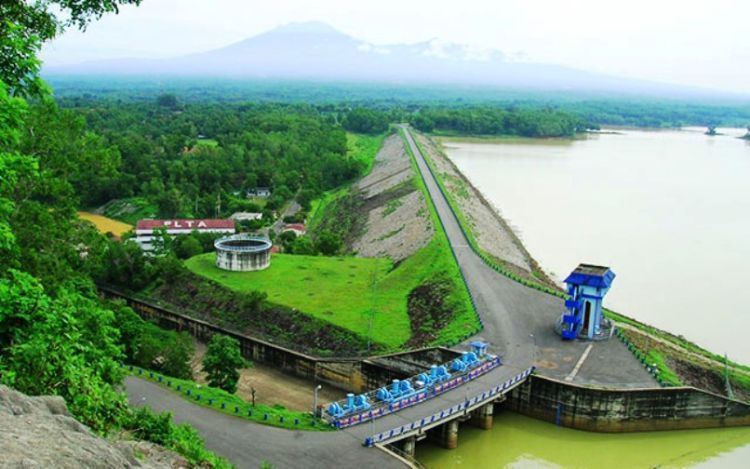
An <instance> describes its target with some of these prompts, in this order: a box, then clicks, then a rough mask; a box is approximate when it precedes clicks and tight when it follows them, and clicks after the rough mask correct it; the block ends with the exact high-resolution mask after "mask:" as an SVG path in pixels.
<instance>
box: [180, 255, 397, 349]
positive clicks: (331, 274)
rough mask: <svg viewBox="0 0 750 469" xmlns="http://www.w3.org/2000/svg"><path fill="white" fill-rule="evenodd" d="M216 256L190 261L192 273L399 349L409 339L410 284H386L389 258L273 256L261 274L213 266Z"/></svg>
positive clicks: (188, 264)
mask: <svg viewBox="0 0 750 469" xmlns="http://www.w3.org/2000/svg"><path fill="white" fill-rule="evenodd" d="M214 259H215V254H214V253H206V254H201V255H199V256H196V257H193V258H191V259H188V260H187V261H186V262H185V265H186V266H187V267H188V268H189V269H190V270H192V271H193V272H195V273H197V274H199V275H203V276H205V277H208V278H210V279H211V280H215V281H217V282H219V283H221V284H222V285H225V286H226V287H228V288H230V289H232V290H235V291H240V292H242V291H251V290H258V291H263V292H266V293H267V294H268V299H269V300H270V301H272V302H274V303H278V304H281V305H285V306H289V307H292V308H296V309H299V310H300V311H303V312H305V313H307V314H310V315H312V316H314V317H316V318H319V319H322V320H325V321H329V322H331V323H333V324H337V325H339V326H343V327H345V328H347V329H349V330H351V331H354V332H356V333H357V334H360V335H361V336H363V337H367V335H368V329H369V324H370V321H369V319H370V315H371V314H372V311H373V309H374V310H375V311H376V314H375V315H374V317H373V320H372V340H373V341H375V342H378V343H381V344H383V345H385V346H386V347H388V348H389V349H391V348H396V347H398V346H399V345H401V344H402V343H404V342H406V341H407V340H408V339H409V317H408V315H407V314H406V295H408V292H409V285H408V283H403V282H402V283H399V282H395V283H394V282H384V280H385V279H386V278H387V277H388V271H389V270H390V269H391V267H392V263H391V261H390V260H388V259H365V258H356V257H322V256H321V257H318V256H299V255H292V254H274V255H273V258H272V261H271V267H269V268H268V269H266V270H263V271H260V272H227V271H225V270H221V269H219V268H218V267H216V265H215V264H214Z"/></svg>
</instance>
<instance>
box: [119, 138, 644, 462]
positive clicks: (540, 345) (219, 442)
mask: <svg viewBox="0 0 750 469" xmlns="http://www.w3.org/2000/svg"><path fill="white" fill-rule="evenodd" d="M403 129H404V131H405V134H406V139H407V143H408V145H409V146H410V148H411V150H412V153H413V154H414V156H415V158H416V162H417V166H418V168H419V171H420V173H421V174H422V177H423V179H424V182H425V185H426V186H427V190H428V192H429V194H430V196H431V198H432V200H433V203H434V204H435V208H436V210H437V213H438V216H439V217H440V220H441V222H442V224H443V226H444V228H445V232H446V234H447V236H448V240H449V242H450V244H451V246H452V247H453V250H454V252H455V254H456V258H457V260H458V264H459V266H460V268H461V270H462V272H463V274H464V277H465V278H466V282H467V284H468V287H469V291H470V292H471V294H472V296H473V298H474V301H475V304H476V307H477V311H478V313H479V314H480V317H481V318H482V320H483V323H484V330H483V331H482V332H481V333H480V334H478V335H477V336H476V337H474V338H472V339H477V338H480V339H482V340H484V341H486V342H488V343H489V344H490V349H491V350H492V353H495V354H497V355H500V356H501V357H502V359H503V363H504V365H503V366H501V367H498V368H496V369H494V370H492V371H490V372H489V373H487V374H485V375H483V376H481V377H479V378H477V379H476V380H474V381H471V382H469V383H467V384H464V385H462V386H460V387H458V388H455V389H453V390H451V391H448V392H446V393H444V394H442V395H439V396H437V397H435V398H433V399H429V400H427V401H424V402H423V403H421V404H419V405H415V406H413V407H409V408H407V409H404V410H402V411H400V412H397V413H394V414H389V415H388V416H385V417H382V418H380V419H377V420H374V421H372V422H369V423H364V424H360V425H357V426H354V427H350V428H348V429H346V430H343V431H337V432H327V433H326V432H300V431H289V430H283V429H277V428H270V427H267V426H262V425H258V424H254V423H252V422H248V421H246V420H242V419H239V418H236V417H232V416H228V415H224V414H221V413H218V412H214V411H212V410H210V409H206V408H204V407H201V406H198V405H196V404H193V403H191V402H188V401H184V400H182V399H175V398H174V394H172V393H171V392H169V391H167V390H165V389H162V388H160V387H158V386H157V385H155V384H153V383H150V382H147V381H144V380H140V379H137V378H133V377H131V378H128V379H127V381H126V389H127V392H128V395H129V397H130V400H131V402H132V403H133V404H135V405H148V406H149V407H152V408H153V409H154V410H156V411H164V410H169V411H171V412H173V413H174V416H175V419H176V420H177V421H178V422H190V423H192V424H193V425H194V426H195V427H196V428H197V429H198V431H199V432H200V433H201V435H202V436H203V437H204V438H205V439H206V444H207V446H208V448H210V449H212V450H214V451H216V452H217V453H218V454H220V455H223V456H226V457H227V458H229V459H230V460H231V461H232V462H233V463H235V464H236V465H237V466H238V467H258V465H259V464H260V463H261V462H262V461H270V462H272V463H273V464H275V465H276V466H277V467H280V468H281V467H332V466H340V467H360V468H365V467H399V466H403V463H402V462H399V461H398V460H397V459H394V458H392V457H391V456H389V455H388V454H387V453H385V452H383V451H380V450H378V449H373V448H366V447H364V446H363V442H364V440H365V438H367V437H371V436H373V435H377V434H380V433H383V432H387V431H390V430H391V429H394V428H396V427H403V426H404V425H407V424H412V423H413V422H417V421H421V420H422V419H424V418H426V417H430V416H432V415H434V414H435V413H439V412H441V411H443V410H445V409H448V408H451V407H455V406H457V405H460V404H461V403H465V402H466V401H467V399H469V398H471V397H473V396H476V395H478V394H482V393H485V392H487V391H489V390H490V389H492V388H494V387H496V386H498V385H501V384H503V383H504V382H505V381H507V380H509V379H511V378H513V377H514V376H516V375H517V374H519V373H521V372H523V371H524V370H526V369H528V368H530V367H532V366H536V367H537V372H538V373H540V374H542V375H545V376H550V377H553V378H558V379H564V378H566V377H567V378H568V380H569V381H571V382H575V383H578V384H597V385H604V386H617V387H639V388H643V387H655V386H656V385H657V383H656V381H655V380H654V379H653V377H652V376H651V375H649V374H648V373H647V372H646V371H645V369H644V368H643V366H641V364H640V363H639V362H637V361H636V360H635V359H634V358H633V356H632V355H631V354H630V352H629V351H628V350H627V349H626V348H625V346H623V345H622V344H621V343H620V342H619V341H616V340H611V341H605V342H597V343H594V344H590V343H586V342H577V341H574V342H562V341H561V340H560V338H559V336H557V335H556V334H555V333H554V331H553V324H554V322H555V320H556V319H557V318H558V317H559V315H560V314H561V312H562V311H563V310H564V303H563V301H562V300H561V299H559V298H556V297H554V296H551V295H548V294H546V293H542V292H539V291H536V290H533V289H531V288H528V287H526V286H524V285H521V284H519V283H516V282H514V281H512V280H510V279H509V278H507V277H505V276H503V275H501V274H499V273H498V272H496V271H494V270H493V269H491V268H490V267H489V266H487V265H486V264H485V263H484V262H483V261H482V259H481V258H480V257H479V256H478V255H477V254H476V253H475V252H474V251H472V249H471V248H470V247H469V245H468V244H469V243H468V241H467V240H466V238H465V236H464V234H463V231H462V230H461V227H460V225H459V223H458V221H457V220H456V218H455V216H454V214H453V212H452V211H451V209H450V206H449V204H448V201H447V200H446V199H445V197H444V195H443V194H442V192H441V190H440V188H439V186H438V184H437V181H436V180H435V178H434V177H433V175H432V173H431V171H430V168H429V167H428V166H427V163H426V161H425V159H424V156H423V155H422V154H421V152H420V150H419V148H418V147H417V146H416V145H415V143H414V140H413V138H412V136H411V134H410V132H409V130H408V128H406V127H405V126H404V127H403ZM589 346H591V347H590V348H589V350H588V351H586V350H587V348H588V347H589ZM584 351H586V354H585V355H586V359H585V360H581V358H582V356H583V355H584ZM574 370H575V372H574ZM497 398H498V396H488V397H487V399H484V400H483V402H481V403H479V402H475V403H474V406H478V405H480V404H484V403H485V402H491V401H493V400H496V399H497ZM409 434H411V433H409ZM405 435H406V434H405Z"/></svg>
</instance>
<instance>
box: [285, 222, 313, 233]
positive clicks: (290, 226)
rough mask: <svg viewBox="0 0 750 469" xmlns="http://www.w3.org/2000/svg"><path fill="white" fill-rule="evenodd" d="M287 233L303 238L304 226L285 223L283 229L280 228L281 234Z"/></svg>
mask: <svg viewBox="0 0 750 469" xmlns="http://www.w3.org/2000/svg"><path fill="white" fill-rule="evenodd" d="M287 231H291V232H293V233H294V234H295V235H297V236H304V235H305V233H306V232H307V230H306V228H305V225H303V224H302V223H287V224H286V225H284V228H282V230H281V232H282V233H286V232H287Z"/></svg>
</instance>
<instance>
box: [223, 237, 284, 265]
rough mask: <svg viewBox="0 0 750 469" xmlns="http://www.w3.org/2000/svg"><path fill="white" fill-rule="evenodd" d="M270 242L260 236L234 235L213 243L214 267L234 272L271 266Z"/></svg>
mask: <svg viewBox="0 0 750 469" xmlns="http://www.w3.org/2000/svg"><path fill="white" fill-rule="evenodd" d="M272 246H273V244H272V243H271V240H270V239H268V238H265V237H262V236H252V235H247V234H236V235H232V236H225V237H223V238H219V239H217V240H216V241H214V247H215V248H216V267H218V268H220V269H224V270H231V271H234V272H250V271H253V270H263V269H265V268H267V267H268V266H270V265H271V247H272Z"/></svg>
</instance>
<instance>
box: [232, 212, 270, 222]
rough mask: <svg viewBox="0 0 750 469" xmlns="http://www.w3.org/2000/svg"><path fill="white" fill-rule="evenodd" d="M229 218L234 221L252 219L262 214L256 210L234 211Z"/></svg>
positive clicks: (259, 217) (258, 218)
mask: <svg viewBox="0 0 750 469" xmlns="http://www.w3.org/2000/svg"><path fill="white" fill-rule="evenodd" d="M229 218H231V219H232V220H234V221H254V220H260V219H261V218H263V214H262V213H258V212H234V213H233V214H232V215H231V216H230V217H229Z"/></svg>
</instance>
